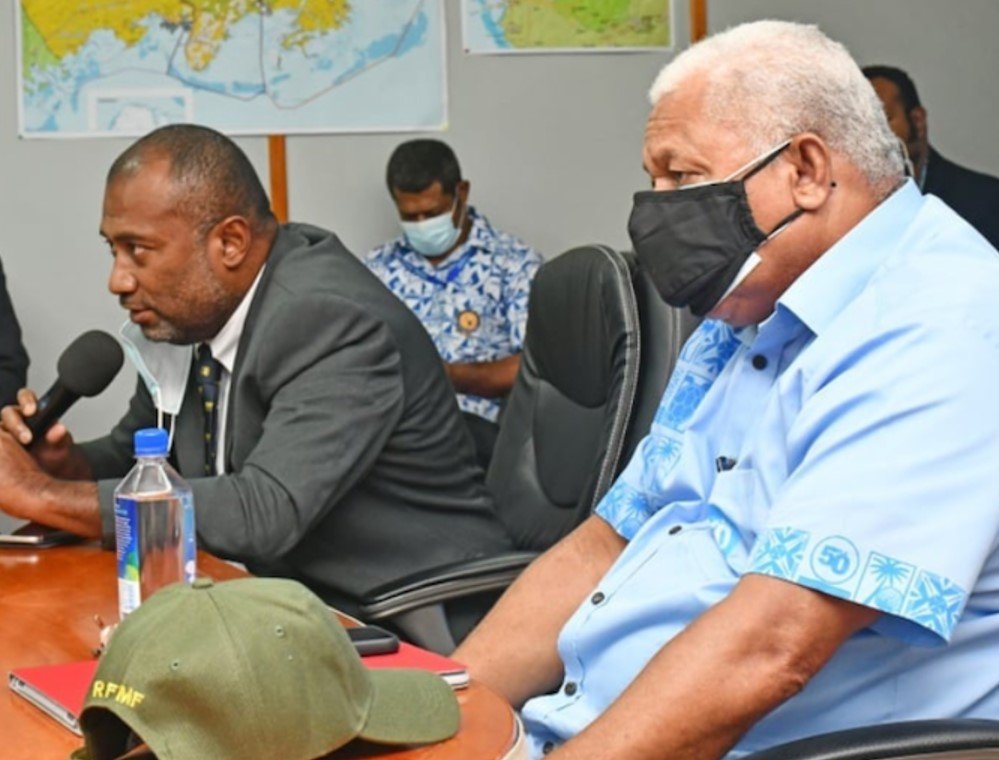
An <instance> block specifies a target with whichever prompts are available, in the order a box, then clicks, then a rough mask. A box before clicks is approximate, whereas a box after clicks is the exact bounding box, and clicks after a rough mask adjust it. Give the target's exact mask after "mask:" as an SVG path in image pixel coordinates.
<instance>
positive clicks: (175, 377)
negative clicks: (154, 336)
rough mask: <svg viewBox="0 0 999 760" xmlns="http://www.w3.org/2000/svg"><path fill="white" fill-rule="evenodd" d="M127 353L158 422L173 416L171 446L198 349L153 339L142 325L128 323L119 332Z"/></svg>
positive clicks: (171, 419)
mask: <svg viewBox="0 0 999 760" xmlns="http://www.w3.org/2000/svg"><path fill="white" fill-rule="evenodd" d="M118 334H119V335H120V336H121V341H122V344H123V347H124V349H125V355H126V356H127V357H128V359H129V361H130V362H132V365H133V366H134V367H135V371H136V372H138V374H139V377H141V378H142V382H143V383H144V384H145V386H146V390H147V391H149V395H150V396H151V397H152V399H153V403H154V404H155V405H156V425H157V427H161V428H162V427H164V424H163V423H164V419H163V417H164V415H169V416H170V445H171V446H172V445H173V427H174V420H176V418H177V415H178V414H179V413H180V408H181V406H182V405H183V403H184V395H185V393H186V392H187V381H188V377H189V376H190V373H191V362H192V361H194V352H193V350H192V348H191V346H178V345H174V344H173V343H166V342H162V341H153V340H149V339H148V338H147V337H146V336H145V335H143V334H142V330H141V329H140V328H139V327H138V325H135V324H133V323H132V322H125V324H123V325H122V326H121V329H120V330H119V331H118Z"/></svg>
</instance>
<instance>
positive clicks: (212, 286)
mask: <svg viewBox="0 0 999 760" xmlns="http://www.w3.org/2000/svg"><path fill="white" fill-rule="evenodd" d="M196 267H197V269H196V271H193V272H192V273H191V274H190V276H189V277H188V278H187V280H185V282H184V283H183V285H182V287H183V288H184V289H185V291H186V296H187V300H188V301H189V308H188V310H187V312H186V313H185V314H184V315H183V317H182V319H183V322H180V323H178V322H177V321H176V320H168V319H165V318H163V317H162V316H161V317H160V322H159V324H157V325H154V326H152V327H148V328H142V334H143V335H144V336H145V337H146V338H148V339H149V340H153V341H160V342H165V343H173V344H175V345H192V344H195V343H202V342H204V341H207V340H210V339H212V338H214V337H215V336H216V335H218V332H219V330H221V329H222V328H223V327H224V326H225V323H226V322H228V321H229V317H231V316H232V313H233V312H234V311H235V310H236V307H238V306H239V302H240V301H241V300H242V299H243V295H242V294H239V293H233V292H230V291H229V290H227V289H226V288H225V287H224V286H223V285H222V283H221V282H219V281H218V280H217V279H216V278H215V276H214V275H213V273H212V271H211V269H210V268H209V267H208V259H207V255H206V253H205V251H204V250H202V251H201V252H200V254H199V255H198V257H197V265H196Z"/></svg>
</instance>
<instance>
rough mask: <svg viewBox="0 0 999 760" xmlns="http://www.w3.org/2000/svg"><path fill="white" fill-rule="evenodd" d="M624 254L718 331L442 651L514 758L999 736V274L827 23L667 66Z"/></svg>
mask: <svg viewBox="0 0 999 760" xmlns="http://www.w3.org/2000/svg"><path fill="white" fill-rule="evenodd" d="M651 99H652V102H653V110H652V113H651V115H650V118H649V121H648V125H647V127H646V133H645V145H644V162H645V167H646V169H647V171H648V173H649V175H650V176H651V178H652V183H653V190H652V191H646V192H640V193H637V194H636V196H635V203H634V208H633V211H632V216H631V220H630V222H629V231H630V233H631V238H632V241H633V243H634V244H635V251H636V254H637V256H638V258H639V261H640V262H641V263H642V265H643V266H644V268H645V269H646V271H647V272H648V274H649V276H650V277H651V279H652V280H653V282H654V283H655V285H656V287H657V289H658V290H659V293H660V295H661V296H662V297H663V298H664V300H666V301H668V302H669V303H671V304H673V305H678V306H679V305H688V306H690V308H691V309H692V310H693V311H694V312H695V313H698V314H707V315H708V317H709V319H707V320H706V321H705V322H703V323H702V325H701V326H700V327H699V328H698V330H696V331H695V333H694V334H693V335H692V336H691V338H690V340H689V341H688V342H687V344H686V345H685V347H684V348H683V350H682V352H681V356H680V360H679V361H678V363H677V368H676V370H675V371H674V374H673V376H672V377H671V379H670V382H669V384H668V386H667V389H666V392H665V394H664V396H663V400H662V403H661V406H660V408H659V411H658V413H657V415H656V417H655V420H654V422H653V425H652V428H651V430H650V432H649V434H648V436H647V437H646V438H645V439H644V440H643V441H642V442H641V443H640V444H639V446H638V449H637V450H636V453H635V455H634V457H633V459H632V461H631V462H630V463H629V464H628V466H627V468H626V469H625V471H624V473H623V474H622V475H621V477H620V478H619V480H618V481H617V482H616V483H615V485H614V486H613V487H612V488H611V490H610V491H609V492H608V494H607V496H606V497H605V498H604V499H603V500H602V502H601V503H600V505H599V506H598V508H597V510H596V514H595V515H594V516H592V517H590V518H589V519H588V520H587V521H586V522H584V523H583V524H582V525H581V526H580V527H579V528H577V530H576V531H574V532H573V533H572V534H570V535H569V536H568V537H566V538H565V539H563V541H562V542H560V543H559V544H557V545H556V546H555V547H553V548H552V549H551V550H549V551H548V552H547V553H546V554H545V555H543V556H542V557H541V558H539V559H538V561H537V562H535V563H534V564H533V565H532V566H531V567H529V568H528V569H527V570H526V571H525V573H524V574H523V575H522V576H521V577H520V578H519V579H518V581H517V582H516V583H515V584H514V585H513V586H512V587H511V588H510V590H509V591H508V592H507V593H506V594H505V595H504V597H503V598H502V599H501V600H500V601H499V603H498V604H497V606H496V607H495V608H494V609H493V611H492V612H490V614H489V615H488V616H487V618H486V619H485V621H484V622H483V623H482V625H481V626H480V627H479V628H478V629H477V630H476V631H474V632H473V633H472V635H471V636H470V637H469V638H468V639H467V640H466V642H465V643H464V644H463V645H462V647H461V648H460V649H459V650H458V651H457V652H456V653H455V655H454V656H455V657H456V658H457V659H459V660H461V661H462V662H465V663H467V664H468V667H469V671H470V673H471V674H472V676H473V677H475V678H476V679H478V680H480V681H482V682H484V683H486V684H488V685H490V686H492V687H493V688H495V689H496V690H498V691H500V692H501V693H502V694H504V695H505V696H506V697H507V698H508V699H509V700H510V702H511V703H513V704H515V705H517V706H522V717H523V720H524V725H525V727H526V729H527V732H528V738H529V746H530V752H531V756H532V757H539V756H541V755H543V754H549V753H550V754H551V756H552V757H558V758H564V759H566V760H568V759H571V758H593V757H601V758H628V760H642V759H643V758H680V757H682V758H718V757H722V756H730V757H738V756H741V755H744V754H747V753H749V752H753V751H756V750H759V749H763V748H766V747H771V746H773V745H776V744H780V743H783V742H787V741H791V740H794V739H797V738H800V737H803V736H806V735H810V734H818V733H824V732H828V731H833V730H838V729H845V728H852V727H855V726H860V725H864V724H872V723H881V722H886V721H900V720H916V719H922V718H941V717H991V718H995V717H996V716H997V715H999V689H997V688H996V675H995V668H994V667H990V665H991V664H992V663H994V662H995V661H996V659H997V658H999V476H997V474H996V473H997V469H996V464H995V463H996V462H997V461H999V434H997V431H999V405H997V403H996V401H995V394H994V387H993V386H994V382H995V377H996V376H997V373H999V313H997V311H996V309H995V306H994V301H995V293H996V292H999V259H997V258H996V252H995V249H993V248H992V247H991V246H990V245H989V244H988V243H987V241H985V240H984V239H983V238H982V237H981V236H980V235H978V234H977V233H976V232H975V231H974V230H973V229H972V228H971V226H970V225H968V224H967V223H966V222H965V221H964V220H962V219H961V218H960V217H958V216H957V215H956V214H955V213H954V212H953V211H951V210H950V209H949V208H947V207H946V206H945V205H944V204H942V203H940V202H939V201H938V200H937V199H935V198H932V197H924V196H922V195H921V194H920V193H919V191H918V189H917V188H916V186H915V184H914V183H913V182H912V181H911V180H909V181H906V180H904V175H903V166H902V158H901V156H900V154H899V151H898V150H897V147H896V144H895V138H894V136H893V135H892V133H891V131H890V128H889V126H888V124H887V121H886V120H885V117H884V115H883V113H882V112H881V107H880V103H879V102H878V100H877V97H876V96H875V94H874V91H873V89H872V88H871V87H870V85H869V84H868V83H867V82H866V81H865V80H864V78H863V75H862V74H861V72H860V70H859V68H857V66H856V64H855V63H854V62H853V60H852V59H851V58H850V56H849V54H848V53H847V52H846V50H845V49H844V48H843V47H842V46H841V45H839V44H837V43H834V42H833V41H831V40H829V39H828V38H827V37H825V35H823V34H822V33H821V32H819V31H818V29H816V28H814V27H809V26H803V25H798V24H791V23H786V22H776V21H766V22H756V23H753V24H746V25H743V26H740V27H736V28H734V29H731V30H729V31H727V32H724V33H722V34H720V35H717V36H715V37H712V38H710V39H708V40H706V41H704V42H702V43H699V44H698V45H695V46H694V47H692V48H691V49H690V50H688V51H686V52H685V53H683V54H682V55H680V56H678V57H677V58H676V59H675V60H674V61H673V62H672V63H671V64H670V65H668V66H667V67H666V68H665V69H664V70H663V72H662V73H661V74H660V75H659V77H658V78H657V80H656V82H655V84H654V85H653V88H652V92H651Z"/></svg>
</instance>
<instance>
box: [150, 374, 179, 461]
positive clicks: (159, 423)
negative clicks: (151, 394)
mask: <svg viewBox="0 0 999 760" xmlns="http://www.w3.org/2000/svg"><path fill="white" fill-rule="evenodd" d="M155 403H156V427H158V428H160V429H163V414H164V412H163V394H162V393H161V391H160V388H159V386H158V385H157V386H156V398H155ZM176 424H177V416H176V415H170V430H169V431H168V432H167V451H171V450H172V449H173V432H174V428H175V427H176Z"/></svg>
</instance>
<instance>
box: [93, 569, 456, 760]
mask: <svg viewBox="0 0 999 760" xmlns="http://www.w3.org/2000/svg"><path fill="white" fill-rule="evenodd" d="M459 722H460V713H459V710H458V702H457V699H456V698H455V696H454V692H453V691H452V690H451V687H450V686H448V685H447V684H446V683H445V682H444V681H443V680H442V679H441V678H439V677H438V676H437V675H436V674H433V673H429V672H425V671H420V670H388V669H385V670H382V669H379V670H374V669H370V670H369V669H368V668H366V667H365V666H364V665H363V664H362V663H361V659H360V657H359V656H358V655H357V652H356V651H355V649H354V646H353V644H351V642H350V639H349V638H348V637H347V634H346V633H345V632H344V629H343V627H342V626H341V625H340V623H339V622H338V621H337V620H336V618H335V617H334V616H333V614H332V613H331V612H330V610H329V608H328V607H327V606H326V605H325V604H324V603H323V602H322V600H321V599H319V597H317V596H316V595H315V594H313V593H312V592H311V591H309V590H308V589H307V588H305V586H303V585H302V584H300V583H297V582H295V581H290V580H282V579H277V578H242V579H239V580H234V581H227V582H224V583H218V584H214V583H212V582H211V581H209V580H203V579H199V580H197V581H195V583H194V584H193V585H192V586H186V585H184V584H176V585H173V586H168V587H167V588H165V589H162V590H160V591H158V592H157V593H156V594H154V595H153V596H151V597H150V598H149V599H148V600H147V601H145V602H143V603H142V605H141V606H140V607H139V608H138V609H137V610H136V611H135V612H133V613H132V614H130V615H129V616H128V617H127V618H125V620H124V621H123V622H122V623H121V624H120V625H119V626H118V629H117V630H116V631H115V633H114V635H113V636H112V637H111V641H110V642H109V643H108V647H107V651H106V652H105V653H104V655H103V656H102V657H101V660H100V664H99V665H98V667H97V672H96V673H95V674H94V679H93V681H92V682H91V684H90V690H89V692H88V695H87V699H86V701H85V703H84V709H83V713H82V714H81V716H80V725H81V727H82V729H83V736H84V741H85V746H84V747H83V749H82V750H81V751H78V752H77V753H74V757H75V758H89V760H112V759H113V758H118V757H120V756H121V755H123V754H124V753H125V752H127V751H128V750H129V748H130V747H131V746H132V745H131V743H130V742H133V741H134V738H135V735H137V736H138V737H141V740H142V741H144V742H145V743H146V744H147V745H148V747H149V750H150V751H151V752H152V753H153V754H154V755H155V756H156V758H157V759H158V760H190V759H191V758H199V760H233V759H234V758H239V759H240V760H254V759H255V758H260V760H274V758H282V760H311V758H316V757H320V756H322V755H325V754H327V753H329V752H331V751H333V750H335V749H337V748H338V747H341V746H343V745H344V744H347V743H348V742H350V741H352V740H353V739H364V740H366V741H370V742H377V743H381V744H390V745H410V744H426V743H430V742H436V741H442V740H444V739H447V738H449V737H451V736H453V735H454V734H455V733H457V731H458V725H459Z"/></svg>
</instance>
